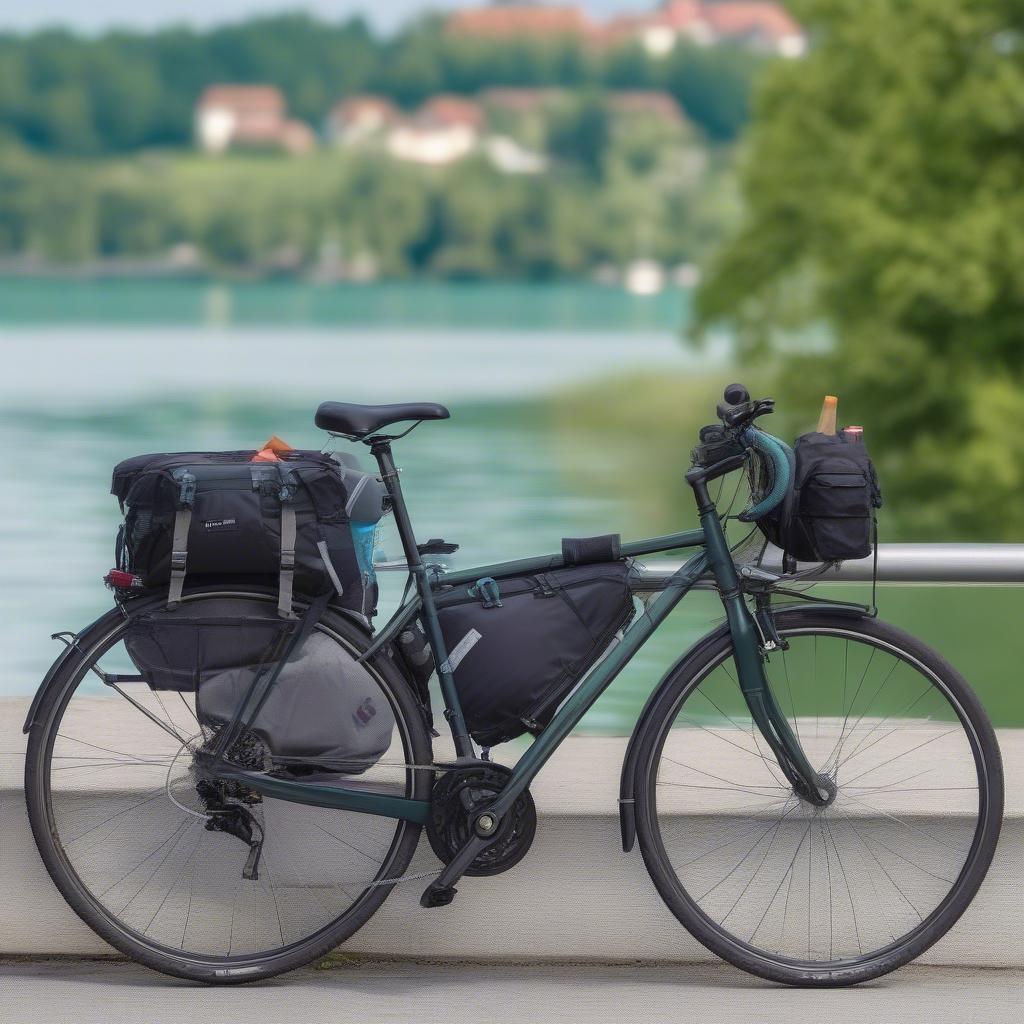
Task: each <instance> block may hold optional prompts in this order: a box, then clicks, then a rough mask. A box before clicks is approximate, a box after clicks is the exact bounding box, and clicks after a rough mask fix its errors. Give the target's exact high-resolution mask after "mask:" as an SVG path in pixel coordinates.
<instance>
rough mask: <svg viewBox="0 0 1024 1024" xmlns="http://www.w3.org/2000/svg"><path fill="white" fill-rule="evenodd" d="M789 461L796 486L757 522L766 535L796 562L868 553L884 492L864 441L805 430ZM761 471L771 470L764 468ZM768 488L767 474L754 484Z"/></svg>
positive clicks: (758, 490) (757, 488) (762, 490)
mask: <svg viewBox="0 0 1024 1024" xmlns="http://www.w3.org/2000/svg"><path fill="white" fill-rule="evenodd" d="M758 461H759V462H762V463H764V462H765V460H758ZM791 461H792V465H793V469H794V474H793V486H792V488H791V490H790V492H789V494H787V496H786V498H785V500H784V501H783V503H782V504H781V505H780V506H779V507H778V508H777V509H775V510H773V511H772V512H770V513H768V515H766V516H764V517H763V518H762V519H760V520H759V521H758V526H759V527H760V528H761V531H762V532H763V533H764V535H765V536H766V537H767V538H768V540H770V541H771V542H772V543H773V544H775V545H776V546H777V547H780V548H782V549H783V551H784V552H785V553H786V554H787V555H788V556H789V557H790V558H791V559H795V560H796V561H798V562H837V561H842V560H843V559H847V558H867V557H868V556H869V555H870V554H871V552H872V550H873V547H874V542H875V511H876V509H879V508H881V507H882V493H881V490H880V489H879V486H878V476H877V474H876V472H875V467H874V464H873V463H872V462H871V458H870V456H869V455H868V452H867V449H866V448H865V447H864V443H863V441H851V440H848V439H847V438H846V437H844V436H843V435H842V434H819V433H817V432H815V433H810V434H803V435H801V436H800V437H798V438H797V440H796V444H795V445H794V449H793V459H792V460H791ZM760 472H761V475H762V477H766V476H767V474H768V470H767V469H766V468H763V467H762V469H761V470H760ZM770 489H771V480H769V479H761V480H760V481H757V482H756V483H755V493H761V494H766V493H768V491H769V490H770Z"/></svg>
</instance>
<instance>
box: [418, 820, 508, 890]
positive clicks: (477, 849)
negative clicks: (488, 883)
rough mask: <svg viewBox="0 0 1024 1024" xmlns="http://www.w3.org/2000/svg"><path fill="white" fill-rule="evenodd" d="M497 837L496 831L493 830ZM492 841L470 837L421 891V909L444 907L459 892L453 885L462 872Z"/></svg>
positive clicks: (490, 839)
mask: <svg viewBox="0 0 1024 1024" xmlns="http://www.w3.org/2000/svg"><path fill="white" fill-rule="evenodd" d="M495 835H497V829H495ZM493 841H494V839H493V838H489V839H483V838H481V837H480V836H476V835H475V836H472V837H471V838H470V839H469V841H468V842H467V843H466V845H465V846H463V847H462V849H461V850H459V852H458V853H457V854H455V856H454V857H453V858H452V859H451V860H450V861H449V862H448V863H447V864H446V865H445V868H444V870H443V871H442V872H441V874H440V875H438V876H437V878H435V879H434V881H433V882H431V883H430V885H428V886H427V887H426V889H424V890H423V895H422V896H421V897H420V906H421V907H446V906H447V905H448V904H449V903H451V901H452V900H453V899H455V894H456V893H457V892H458V891H459V890H458V889H456V888H455V883H456V882H457V881H458V880H459V879H460V878H461V877H462V875H463V872H465V870H466V869H467V868H468V867H469V866H470V864H472V863H473V861H474V860H476V858H477V856H478V855H479V854H480V853H481V852H483V851H484V850H486V849H487V847H488V846H490V844H491V843H492V842H493Z"/></svg>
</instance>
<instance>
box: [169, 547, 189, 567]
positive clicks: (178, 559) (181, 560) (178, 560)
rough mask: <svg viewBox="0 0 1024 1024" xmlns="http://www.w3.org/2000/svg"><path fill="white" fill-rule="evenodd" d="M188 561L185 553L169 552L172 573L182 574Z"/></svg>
mask: <svg viewBox="0 0 1024 1024" xmlns="http://www.w3.org/2000/svg"><path fill="white" fill-rule="evenodd" d="M187 559H188V552H187V551H172V552H171V569H172V570H173V571H174V572H184V571H185V562H186V561H187Z"/></svg>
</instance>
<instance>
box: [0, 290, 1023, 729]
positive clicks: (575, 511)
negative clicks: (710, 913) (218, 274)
mask: <svg viewBox="0 0 1024 1024" xmlns="http://www.w3.org/2000/svg"><path fill="white" fill-rule="evenodd" d="M687 308H688V302H687V299H686V297H685V296H682V295H679V294H675V293H665V294H663V295H662V296H660V297H658V298H657V299H654V300H640V299H636V298H632V297H630V296H627V295H625V294H623V293H621V292H617V291H615V290H612V289H603V288H598V287H596V286H591V285H557V286H545V287H540V286H525V285H480V286H477V285H450V284H449V285H436V286H434V285H423V284H415V285H373V286H368V287H355V286H349V287H346V288H332V289H317V288H314V287H312V286H306V285H287V284H283V283H282V284H270V285H236V286H232V287H225V286H219V285H217V286H211V285H208V284H205V283H201V282H182V281H173V282H142V281H128V282H114V281H105V282H98V283H97V282H88V281H77V280H68V281H38V280H36V281H26V280H0V358H2V360H3V370H4V372H3V374H0V436H2V437H3V439H4V441H5V442H6V445H7V450H8V452H9V455H10V457H9V458H8V460H6V470H7V480H6V481H5V486H4V488H3V491H2V498H0V565H2V566H3V570H2V575H3V587H2V588H0V623H2V625H0V629H2V630H3V640H4V649H5V651H6V654H7V660H6V671H5V672H4V674H3V676H2V677H0V694H28V693H31V692H32V691H33V690H34V689H35V687H36V686H37V685H38V682H39V680H40V679H41V678H42V675H43V673H44V672H45V670H46V667H47V665H48V664H49V662H50V661H51V660H52V658H53V657H54V656H55V654H56V653H57V652H56V646H57V645H56V644H55V643H53V642H51V641H50V640H49V639H48V637H49V634H50V633H52V632H54V631H56V630H58V629H76V628H80V627H81V626H83V625H84V624H86V623H87V622H89V621H91V620H92V619H93V618H95V617H96V616H98V615H100V614H101V613H102V612H103V611H104V610H105V609H106V608H108V607H109V605H110V599H109V594H108V592H107V591H106V590H105V589H104V587H103V585H102V582H101V581H102V577H103V575H104V573H105V572H106V571H107V570H108V569H109V568H110V567H111V564H112V558H113V538H114V534H115V531H116V528H117V523H118V512H117V507H116V503H115V501H114V499H113V498H112V497H111V496H110V495H109V493H108V490H109V483H110V470H111V468H112V466H113V465H114V464H115V463H116V462H118V461H119V460H120V459H123V458H125V457H127V456H129V455H133V454H138V453H140V452H145V451H161V450H164V451H173V450H187V449H204V448H211V449H215V448H242V447H251V446H254V445H257V444H259V443H260V442H262V441H263V440H264V439H265V438H267V437H268V436H269V435H270V434H272V433H277V434H279V435H281V436H283V437H285V438H286V439H287V440H289V441H290V442H291V443H292V444H293V445H296V446H306V447H318V446H319V445H320V444H321V442H322V440H323V435H322V434H320V433H319V432H318V431H317V430H315V428H314V427H313V424H312V415H313V410H314V409H315V407H316V405H317V404H318V403H319V402H320V401H323V400H325V399H338V400H351V401H401V400H420V399H422V400H434V401H441V402H445V403H447V404H448V405H449V406H450V407H451V409H452V414H453V415H452V419H451V420H450V421H447V422H443V423H430V424H425V425H423V426H422V427H420V428H419V429H418V430H417V431H416V432H415V433H414V434H412V435H411V436H410V437H409V438H408V439H406V440H404V441H403V442H401V444H400V445H399V446H398V448H397V451H398V461H399V464H400V465H401V466H402V468H403V485H404V487H405V490H406V495H407V499H408V502H409V505H410V508H411V510H412V513H413V518H414V521H415V523H416V526H417V530H418V532H419V533H420V534H421V535H422V536H428V537H429V536H444V537H446V538H448V539H450V540H454V541H457V542H458V543H460V544H461V545H462V549H461V550H460V552H459V553H458V554H457V555H456V556H454V557H453V559H452V564H453V565H455V566H459V567H462V566H471V565H474V564H480V563H484V562H487V561H493V560H498V559H504V558H516V557H521V556H525V555H530V554H537V553H540V552H546V551H553V550H557V549H558V546H559V541H560V538H561V537H562V536H565V535H585V534H588V533H603V532H613V531H614V532H621V533H622V534H623V535H624V536H627V537H628V536H634V537H635V536H637V535H643V534H644V533H648V532H658V531H659V530H660V529H661V528H662V527H663V528H665V529H668V528H671V527H672V526H675V525H678V526H679V527H680V528H682V527H685V526H687V525H689V524H690V523H691V522H692V515H693V514H692V510H691V509H690V507H689V505H688V504H687V502H686V500H685V499H686V495H685V493H684V487H683V485H682V482H681V474H682V472H683V471H684V469H685V468H686V466H687V464H688V450H689V447H690V446H691V444H692V438H691V437H690V436H686V437H680V438H678V440H677V441H676V440H673V439H671V438H669V439H667V440H666V439H665V438H664V437H660V436H659V433H658V432H659V428H661V429H662V430H663V429H664V426H663V425H662V424H660V423H659V422H651V423H650V425H649V426H650V429H649V430H647V429H646V427H645V429H643V430H639V429H638V430H635V431H633V432H629V433H627V434H624V435H622V436H616V437H614V438H613V439H610V438H609V435H608V433H607V431H603V430H601V429H599V428H600V425H601V423H602V420H603V418H604V417H605V416H606V415H607V416H609V417H610V416H611V414H612V413H613V412H614V410H613V409H611V408H607V409H606V408H604V407H602V406H601V405H600V404H598V406H597V407H596V408H589V407H588V408H586V409H585V410H584V411H585V413H586V415H585V416H583V415H582V414H579V415H577V414H573V415H577V419H578V420H579V422H576V421H574V419H573V415H569V416H567V415H565V414H564V413H562V407H563V403H564V400H563V397H562V396H563V395H565V394H566V393H567V392H573V391H574V390H576V389H579V388H581V387H586V386H588V385H589V384H590V383H592V382H594V381H605V380H607V379H609V378H616V377H619V376H622V375H625V374H630V375H632V374H635V373H638V372H640V373H646V374H650V375H651V379H668V378H671V377H672V375H678V376H679V378H680V379H685V378H686V377H688V376H697V377H701V376H707V377H708V381H709V383H708V386H707V390H708V394H707V396H706V402H707V415H708V416H710V413H711V410H712V409H713V406H714V403H715V401H716V400H717V399H718V394H717V393H715V391H714V389H713V387H712V381H714V382H716V383H715V384H714V387H720V381H721V380H723V379H724V378H725V376H727V375H731V372H730V371H728V370H727V369H726V365H727V348H726V346H725V345H723V344H721V343H719V344H718V345H717V346H715V345H712V346H711V347H710V348H709V349H705V350H701V351H699V352H695V351H693V350H691V349H689V348H687V347H685V346H684V345H682V344H681V343H680V336H681V334H682V333H684V329H685V322H686V310H687ZM631 386H634V387H635V386H636V385H635V384H634V385H631ZM614 395H615V391H614V389H612V390H611V391H608V390H607V389H606V390H603V391H601V392H600V396H601V397H600V399H599V400H595V401H599V402H610V403H615V398H614ZM681 401H682V399H681ZM573 408H574V409H576V408H577V406H574V407H573ZM693 415H694V416H696V417H697V419H696V420H695V422H700V420H701V419H703V418H704V416H705V415H706V414H705V413H704V412H703V411H702V410H695V411H694V413H693ZM595 425H596V426H595ZM654 439H657V440H658V441H659V442H660V447H658V449H657V452H658V458H657V462H656V464H655V466H654V468H652V467H651V462H652V459H651V446H652V443H654ZM640 466H643V467H645V468H644V471H643V473H642V474H639V475H638V467H640ZM652 524H657V526H653V527H652ZM383 545H384V547H385V549H386V550H387V551H388V552H389V553H392V554H396V553H397V552H398V545H397V540H396V538H395V537H394V536H393V534H385V536H384V538H383ZM382 580H383V584H384V594H383V601H382V607H383V608H385V609H386V608H388V607H389V606H393V605H394V603H395V602H396V601H397V598H398V591H399V589H400V586H401V580H399V579H398V577H397V574H388V575H385V576H383V577H382ZM881 605H882V613H883V616H884V617H887V618H892V619H894V620H896V621H897V622H900V623H901V624H903V625H905V626H907V628H910V629H911V630H912V631H915V632H919V633H921V634H922V635H924V636H925V637H926V639H929V640H930V641H931V642H933V643H936V645H937V646H939V647H940V649H942V650H943V651H944V653H946V654H947V656H949V657H951V658H952V660H954V662H955V663H956V664H958V666H959V667H960V668H961V669H963V670H964V671H965V673H966V674H967V675H968V676H969V678H971V680H972V682H974V683H975V685H976V686H977V688H978V689H979V691H981V692H982V695H983V698H984V699H985V701H986V703H987V704H988V705H989V707H990V708H991V709H992V710H993V712H994V714H995V716H996V717H997V719H998V720H1000V721H1002V722H1004V723H1015V724H1024V701H1022V699H1021V694H1020V687H1019V686H1018V685H1017V684H1016V674H1015V672H1014V670H1013V665H1014V664H1015V663H1016V659H1017V657H1018V655H1019V651H1018V650H1017V647H1018V641H1017V640H1015V636H1016V634H1017V633H1019V631H1008V630H1007V629H1006V624H1007V623H1008V622H1012V621H1015V620H1016V617H1017V615H1018V614H1019V612H1020V611H1021V610H1024V595H1022V594H1021V592H1020V591H1017V590H979V589H976V588H975V589H962V590H954V589H950V588H946V589H941V590H936V589H920V588H914V589H898V588H893V589H889V590H886V591H885V592H884V593H883V595H882V599H881ZM719 611H720V606H719V605H718V604H717V601H716V600H715V599H714V598H713V597H712V596H710V595H707V594H698V595H694V596H693V597H691V598H689V599H688V600H687V601H686V602H685V603H684V605H682V606H681V607H680V608H679V609H678V610H677V611H676V612H675V613H674V615H673V617H672V618H671V619H670V620H669V622H668V623H667V624H666V626H665V627H664V628H663V630H662V631H661V632H659V633H658V635H657V636H656V637H655V638H654V639H653V640H652V641H651V642H650V643H649V644H648V646H647V647H645V648H644V650H643V651H642V652H641V653H640V655H639V656H638V657H637V659H636V660H635V661H634V662H633V664H631V665H630V667H629V668H628V669H627V670H626V672H625V673H624V674H623V675H622V676H621V677H620V678H619V679H618V680H617V681H616V682H615V683H614V684H613V686H612V688H611V689H610V690H609V692H608V693H607V694H606V695H605V697H604V698H603V699H602V701H601V702H600V703H599V705H598V706H597V707H596V708H595V709H594V710H593V711H592V712H591V714H590V716H588V718H587V719H586V720H585V723H584V727H585V728H588V729H593V730H599V731H605V732H628V731H629V729H630V727H631V725H632V722H633V720H634V719H635V717H636V714H637V712H638V710H639V708H640V706H641V705H642V702H643V700H644V699H645V698H646V696H647V693H648V692H649V691H650V689H651V688H652V687H653V685H654V684H655V683H656V682H657V680H658V678H659V677H660V676H661V674H662V672H663V671H664V670H665V668H666V667H667V666H668V665H670V664H671V662H672V661H673V660H674V659H675V658H676V657H677V656H678V655H679V654H680V653H682V651H683V650H685V648H686V647H687V646H688V644H689V643H690V642H692V640H693V639H695V638H696V637H697V636H699V635H700V634H701V633H702V632H704V631H705V630H706V629H707V628H708V627H709V626H710V625H711V624H712V623H713V622H715V621H716V620H717V618H718V615H719Z"/></svg>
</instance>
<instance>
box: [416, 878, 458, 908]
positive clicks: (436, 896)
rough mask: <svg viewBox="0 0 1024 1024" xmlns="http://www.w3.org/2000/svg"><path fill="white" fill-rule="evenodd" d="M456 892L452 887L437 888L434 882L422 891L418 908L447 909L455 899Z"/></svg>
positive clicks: (442, 886)
mask: <svg viewBox="0 0 1024 1024" xmlns="http://www.w3.org/2000/svg"><path fill="white" fill-rule="evenodd" d="M458 891H459V890H458V889H456V888H455V886H454V885H441V886H439V885H437V883H436V882H435V883H433V884H431V885H428V886H427V887H426V889H424V890H423V895H422V896H421V897H420V906H421V907H428V908H429V907H447V906H448V904H449V903H451V902H452V900H454V899H455V894H456V893H457V892H458Z"/></svg>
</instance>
